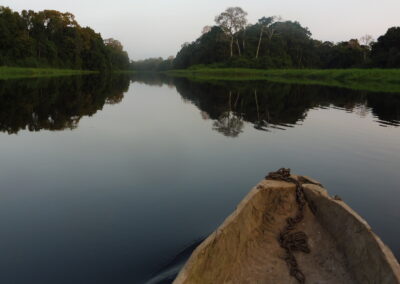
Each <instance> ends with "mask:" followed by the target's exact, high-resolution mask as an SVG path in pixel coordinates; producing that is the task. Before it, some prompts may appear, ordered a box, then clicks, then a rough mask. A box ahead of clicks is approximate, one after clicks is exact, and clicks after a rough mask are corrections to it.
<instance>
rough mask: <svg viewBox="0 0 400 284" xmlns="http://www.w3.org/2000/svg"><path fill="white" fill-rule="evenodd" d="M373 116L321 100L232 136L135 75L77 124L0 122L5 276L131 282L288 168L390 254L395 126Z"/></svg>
mask: <svg viewBox="0 0 400 284" xmlns="http://www.w3.org/2000/svg"><path fill="white" fill-rule="evenodd" d="M211 95H212V94H211ZM375 120H376V118H374V117H372V115H371V113H370V112H368V111H367V113H365V114H363V116H360V115H359V114H356V113H350V112H346V111H345V110H342V109H332V108H325V109H318V108H316V109H312V110H310V111H309V112H308V115H307V117H306V119H305V120H304V121H303V122H301V124H300V125H297V126H295V127H293V128H287V129H286V130H284V131H283V130H272V131H271V132H263V131H258V130H255V129H254V128H253V127H252V125H250V124H248V123H245V125H244V128H243V132H242V133H241V134H240V135H239V136H238V137H236V138H229V137H225V136H223V135H222V134H221V133H219V132H217V131H213V130H212V128H213V121H212V120H210V119H207V120H204V119H203V118H202V114H201V113H200V111H199V110H198V109H197V108H196V107H195V106H194V105H192V104H189V103H183V101H182V98H181V97H180V96H179V94H177V93H176V91H175V90H174V88H169V87H167V86H164V87H154V86H146V85H144V84H137V83H135V84H133V85H131V87H130V90H129V91H128V92H127V93H126V94H125V95H124V99H123V101H122V102H121V103H120V104H116V105H106V106H105V107H104V109H103V110H102V111H99V112H97V113H96V114H95V115H94V116H92V117H84V118H82V119H81V121H80V124H79V127H78V128H77V129H75V130H73V131H70V130H66V131H61V132H59V131H57V132H49V131H40V132H28V131H20V132H19V133H18V135H8V134H6V133H0V138H1V139H0V147H1V149H2V150H1V151H0V180H1V181H2V186H1V198H0V233H1V242H0V251H1V254H0V267H1V269H4V270H2V271H0V272H1V273H0V282H1V283H15V284H20V283H21V284H22V283H42V284H47V283H59V284H64V283H87V284H91V283H96V284H101V283H125V282H127V283H140V280H143V277H145V276H146V275H147V274H149V273H151V272H154V271H157V269H158V268H160V267H161V266H163V265H164V264H165V263H166V262H168V261H169V260H170V259H171V258H172V257H173V256H174V255H175V254H176V253H177V252H179V251H180V250H181V249H182V248H183V247H185V246H186V245H188V244H190V243H191V242H192V241H194V240H196V239H198V238H200V237H202V236H203V235H205V234H207V233H209V232H210V231H211V230H212V229H214V228H215V227H216V226H217V225H218V224H219V223H220V222H221V221H222V220H223V219H224V218H225V217H226V216H227V215H228V214H229V213H230V212H231V211H232V210H233V209H234V208H235V206H236V204H237V203H238V202H239V201H240V200H241V199H242V198H243V196H244V195H245V194H246V193H247V192H248V191H249V189H250V188H251V186H253V185H254V184H256V183H257V182H258V181H259V180H260V179H261V178H262V177H263V176H264V175H265V174H266V173H267V172H268V171H271V170H276V169H278V168H279V167H283V166H285V167H291V168H292V169H293V171H294V172H295V173H300V174H305V175H309V176H311V177H313V178H315V179H318V180H319V181H321V182H322V183H323V184H324V185H325V186H326V188H328V189H329V191H330V193H331V194H332V195H333V194H339V195H340V196H341V197H342V198H343V199H344V200H345V201H346V202H348V203H349V204H350V205H351V206H352V207H353V208H354V209H355V210H356V211H358V212H359V213H360V214H361V215H362V216H364V217H365V218H366V219H367V220H368V222H369V223H370V224H371V225H372V227H373V229H374V230H375V231H376V232H377V233H378V234H379V235H381V236H382V237H383V239H384V241H385V242H386V243H387V244H389V245H390V246H392V248H393V249H394V250H395V251H397V252H398V251H399V243H398V238H399V236H400V231H399V229H398V226H396V224H398V223H399V222H400V216H399V214H398V211H396V210H394V209H393V208H398V204H399V202H400V195H399V193H398V192H397V191H398V185H399V183H400V180H399V177H398V173H397V171H398V169H399V168H400V145H399V143H398V141H399V140H400V129H399V128H395V127H388V128H385V127H381V126H380V125H379V124H378V123H376V121H375ZM14 271H18V273H14ZM24 277H25V278H24ZM12 279H18V280H19V281H11V280H12ZM7 280H9V281H7Z"/></svg>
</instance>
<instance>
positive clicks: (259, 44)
mask: <svg viewBox="0 0 400 284" xmlns="http://www.w3.org/2000/svg"><path fill="white" fill-rule="evenodd" d="M263 32H264V27H262V28H261V31H260V39H259V40H258V46H257V52H256V59H257V58H258V53H259V52H260V46H261V40H262V35H263Z"/></svg>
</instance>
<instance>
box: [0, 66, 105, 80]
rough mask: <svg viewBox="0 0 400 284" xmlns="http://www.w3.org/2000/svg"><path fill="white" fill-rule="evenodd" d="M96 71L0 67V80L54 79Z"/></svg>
mask: <svg viewBox="0 0 400 284" xmlns="http://www.w3.org/2000/svg"><path fill="white" fill-rule="evenodd" d="M94 73H98V72H97V71H87V70H71V69H54V68H22V67H6V66H0V79H3V80H4V79H17V78H35V77H55V76H71V75H84V74H94Z"/></svg>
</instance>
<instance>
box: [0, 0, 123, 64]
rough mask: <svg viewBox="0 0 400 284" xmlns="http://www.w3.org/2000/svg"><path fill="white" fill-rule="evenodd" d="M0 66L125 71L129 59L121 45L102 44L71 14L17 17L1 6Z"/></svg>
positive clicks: (113, 42) (48, 12)
mask: <svg viewBox="0 0 400 284" xmlns="http://www.w3.org/2000/svg"><path fill="white" fill-rule="evenodd" d="M0 65H8V66H21V67H57V68H70V69H88V70H110V69H127V68H128V67H129V57H128V54H127V53H126V52H125V51H124V50H123V47H122V45H121V43H120V42H118V41H116V40H114V39H109V40H106V41H104V40H103V38H102V37H101V35H100V34H99V33H96V32H95V31H94V30H93V29H91V28H89V27H81V26H80V25H79V24H78V22H77V21H76V20H75V16H74V15H73V14H71V13H62V12H59V11H55V10H44V11H40V12H34V11H32V10H29V11H26V10H23V11H22V12H21V13H18V12H14V11H12V10H11V9H10V8H7V7H3V6H0Z"/></svg>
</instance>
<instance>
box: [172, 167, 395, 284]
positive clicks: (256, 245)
mask: <svg viewBox="0 0 400 284" xmlns="http://www.w3.org/2000/svg"><path fill="white" fill-rule="evenodd" d="M281 170H282V169H281ZM288 176H289V179H287V180H286V181H283V180H280V179H279V178H276V179H265V180H263V181H261V182H260V183H259V184H258V185H256V186H255V187H254V188H253V189H252V190H251V191H250V193H249V194H248V195H247V196H246V197H245V198H244V199H243V201H242V202H241V203H240V204H239V205H238V206H237V208H236V210H235V211H234V212H233V213H232V214H231V215H230V216H229V217H228V218H227V219H226V220H225V221H224V222H223V224H222V225H221V226H220V227H219V228H218V229H217V230H216V231H215V232H213V233H212V234H211V235H210V236H209V237H208V238H206V239H205V240H204V241H203V242H202V243H201V244H200V245H199V246H198V247H197V248H196V249H195V250H194V251H193V253H192V255H191V256H190V258H189V260H188V261H187V262H186V264H185V265H184V267H183V268H182V269H181V271H180V272H179V274H178V276H177V278H176V279H175V281H174V282H173V283H174V284H189V283H190V284H192V283H193V284H197V283H199V284H208V283H210V284H211V283H232V284H234V283H251V284H254V283H274V284H275V283H284V284H296V283H324V284H328V283H335V284H336V283H376V284H378V283H379V284H399V283H400V266H399V263H398V262H397V260H396V258H395V257H394V255H393V253H392V252H391V251H390V249H389V248H388V247H387V246H386V245H385V244H384V243H383V242H382V241H381V239H380V238H379V237H378V236H377V235H376V234H374V233H373V232H372V230H371V227H370V226H369V225H368V224H367V222H366V221H365V220H364V219H363V218H361V217H360V216H359V215H358V214H357V213H356V212H354V211H353V210H352V209H351V208H350V207H349V206H348V205H346V204H345V202H343V201H342V200H341V199H340V198H338V197H331V196H329V194H328V193H327V191H326V190H325V189H324V188H323V186H322V185H321V184H320V183H318V182H317V181H315V180H312V179H310V178H308V177H304V176H295V175H290V172H289V175H288ZM293 180H295V181H297V183H298V184H299V185H300V190H301V192H302V195H303V197H304V200H305V206H304V208H303V209H301V208H300V207H299V204H300V203H301V202H300V203H299V200H298V197H297V195H298V191H299V189H298V185H297V184H296V182H294V181H293ZM300 211H302V215H303V216H300V217H301V218H300V219H301V220H297V221H298V222H297V223H296V222H295V224H293V222H292V223H291V224H289V225H290V226H289V225H288V218H292V219H291V220H292V221H293V219H295V218H296V217H299V216H298V215H299V212H300ZM377 214H378V213H377ZM290 222H291V221H289V223H290ZM288 226H289V229H290V230H289V231H288V230H287V228H288ZM296 234H297V236H298V240H297V241H298V246H297V247H295V246H292V247H291V246H290V244H289V245H287V242H285V240H287V239H290V238H292V240H295V239H296V238H297V236H296ZM290 235H292V236H291V237H290ZM288 236H289V237H288ZM282 238H283V239H284V241H282ZM291 256H293V258H294V262H295V264H294V265H295V267H294V265H293V259H291ZM296 265H297V266H296ZM297 273H300V274H299V275H297V276H296V274H297Z"/></svg>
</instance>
